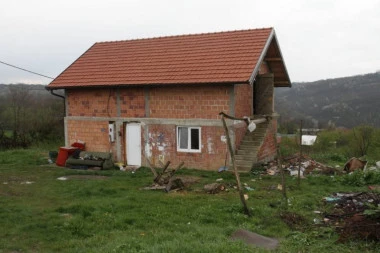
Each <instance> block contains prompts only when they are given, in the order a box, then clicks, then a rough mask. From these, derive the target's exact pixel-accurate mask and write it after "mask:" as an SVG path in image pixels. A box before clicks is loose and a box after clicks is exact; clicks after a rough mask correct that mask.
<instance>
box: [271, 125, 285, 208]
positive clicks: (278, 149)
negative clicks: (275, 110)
mask: <svg viewBox="0 0 380 253" xmlns="http://www.w3.org/2000/svg"><path fill="white" fill-rule="evenodd" d="M271 123H272V125H273V122H271ZM273 133H274V134H273V138H274V144H275V145H276V153H277V168H278V169H279V170H280V173H281V185H282V190H281V191H282V197H283V198H284V199H285V201H286V204H287V203H288V196H287V195H286V180H285V172H284V170H283V169H282V157H281V150H280V145H279V144H278V142H277V129H276V128H275V127H274V126H273Z"/></svg>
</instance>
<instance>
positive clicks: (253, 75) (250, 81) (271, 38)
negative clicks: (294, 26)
mask: <svg viewBox="0 0 380 253" xmlns="http://www.w3.org/2000/svg"><path fill="white" fill-rule="evenodd" d="M273 39H274V40H275V42H276V45H277V48H278V52H279V54H280V57H274V58H271V57H268V58H265V56H266V54H267V51H268V49H269V47H270V44H271V43H272V40H273ZM283 59H284V58H283V57H282V53H281V49H280V45H279V44H278V40H277V36H276V32H275V31H274V28H272V31H271V33H270V34H269V37H268V40H267V42H266V43H265V46H264V49H263V50H262V52H261V55H260V57H259V60H258V61H257V63H256V66H255V68H254V70H253V72H252V74H251V77H250V78H249V83H250V84H251V85H252V84H253V82H254V81H255V78H256V75H257V73H258V72H259V69H260V66H261V63H262V62H263V61H264V60H268V62H271V61H275V62H282V64H283V66H284V71H285V75H286V78H287V79H288V80H289V81H284V82H282V84H284V83H285V82H287V86H284V87H292V84H291V82H290V78H289V74H288V70H287V69H286V65H285V62H284V60H283ZM269 68H270V66H269ZM281 87H283V86H281Z"/></svg>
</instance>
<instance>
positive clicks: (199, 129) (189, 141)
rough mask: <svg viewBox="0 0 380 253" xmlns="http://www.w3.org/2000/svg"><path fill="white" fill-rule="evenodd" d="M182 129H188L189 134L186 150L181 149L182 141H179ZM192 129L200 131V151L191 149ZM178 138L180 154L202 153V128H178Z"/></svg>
mask: <svg viewBox="0 0 380 253" xmlns="http://www.w3.org/2000/svg"><path fill="white" fill-rule="evenodd" d="M181 127H184V128H187V129H188V134H187V138H188V139H187V148H186V149H183V148H181V147H180V145H179V144H180V141H179V138H180V135H179V128H181ZM192 129H198V131H199V136H198V138H199V140H198V142H199V149H191V134H190V133H191V130H192ZM176 130H177V131H176V136H177V151H178V152H188V153H201V150H202V143H201V140H202V132H201V127H194V126H177V129H176Z"/></svg>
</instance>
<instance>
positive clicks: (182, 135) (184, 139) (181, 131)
mask: <svg viewBox="0 0 380 253" xmlns="http://www.w3.org/2000/svg"><path fill="white" fill-rule="evenodd" d="M188 140H189V138H188V128H187V127H178V142H179V148H180V149H188V146H189V144H188V143H189V141H188Z"/></svg>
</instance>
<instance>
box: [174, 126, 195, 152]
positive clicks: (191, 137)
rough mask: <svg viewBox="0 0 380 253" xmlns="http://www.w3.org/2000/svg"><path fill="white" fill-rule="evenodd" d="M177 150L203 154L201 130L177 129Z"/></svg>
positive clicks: (192, 128) (190, 128)
mask: <svg viewBox="0 0 380 253" xmlns="http://www.w3.org/2000/svg"><path fill="white" fill-rule="evenodd" d="M177 150H178V151H181V152H201V128H200V127H182V126H179V127H177Z"/></svg>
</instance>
